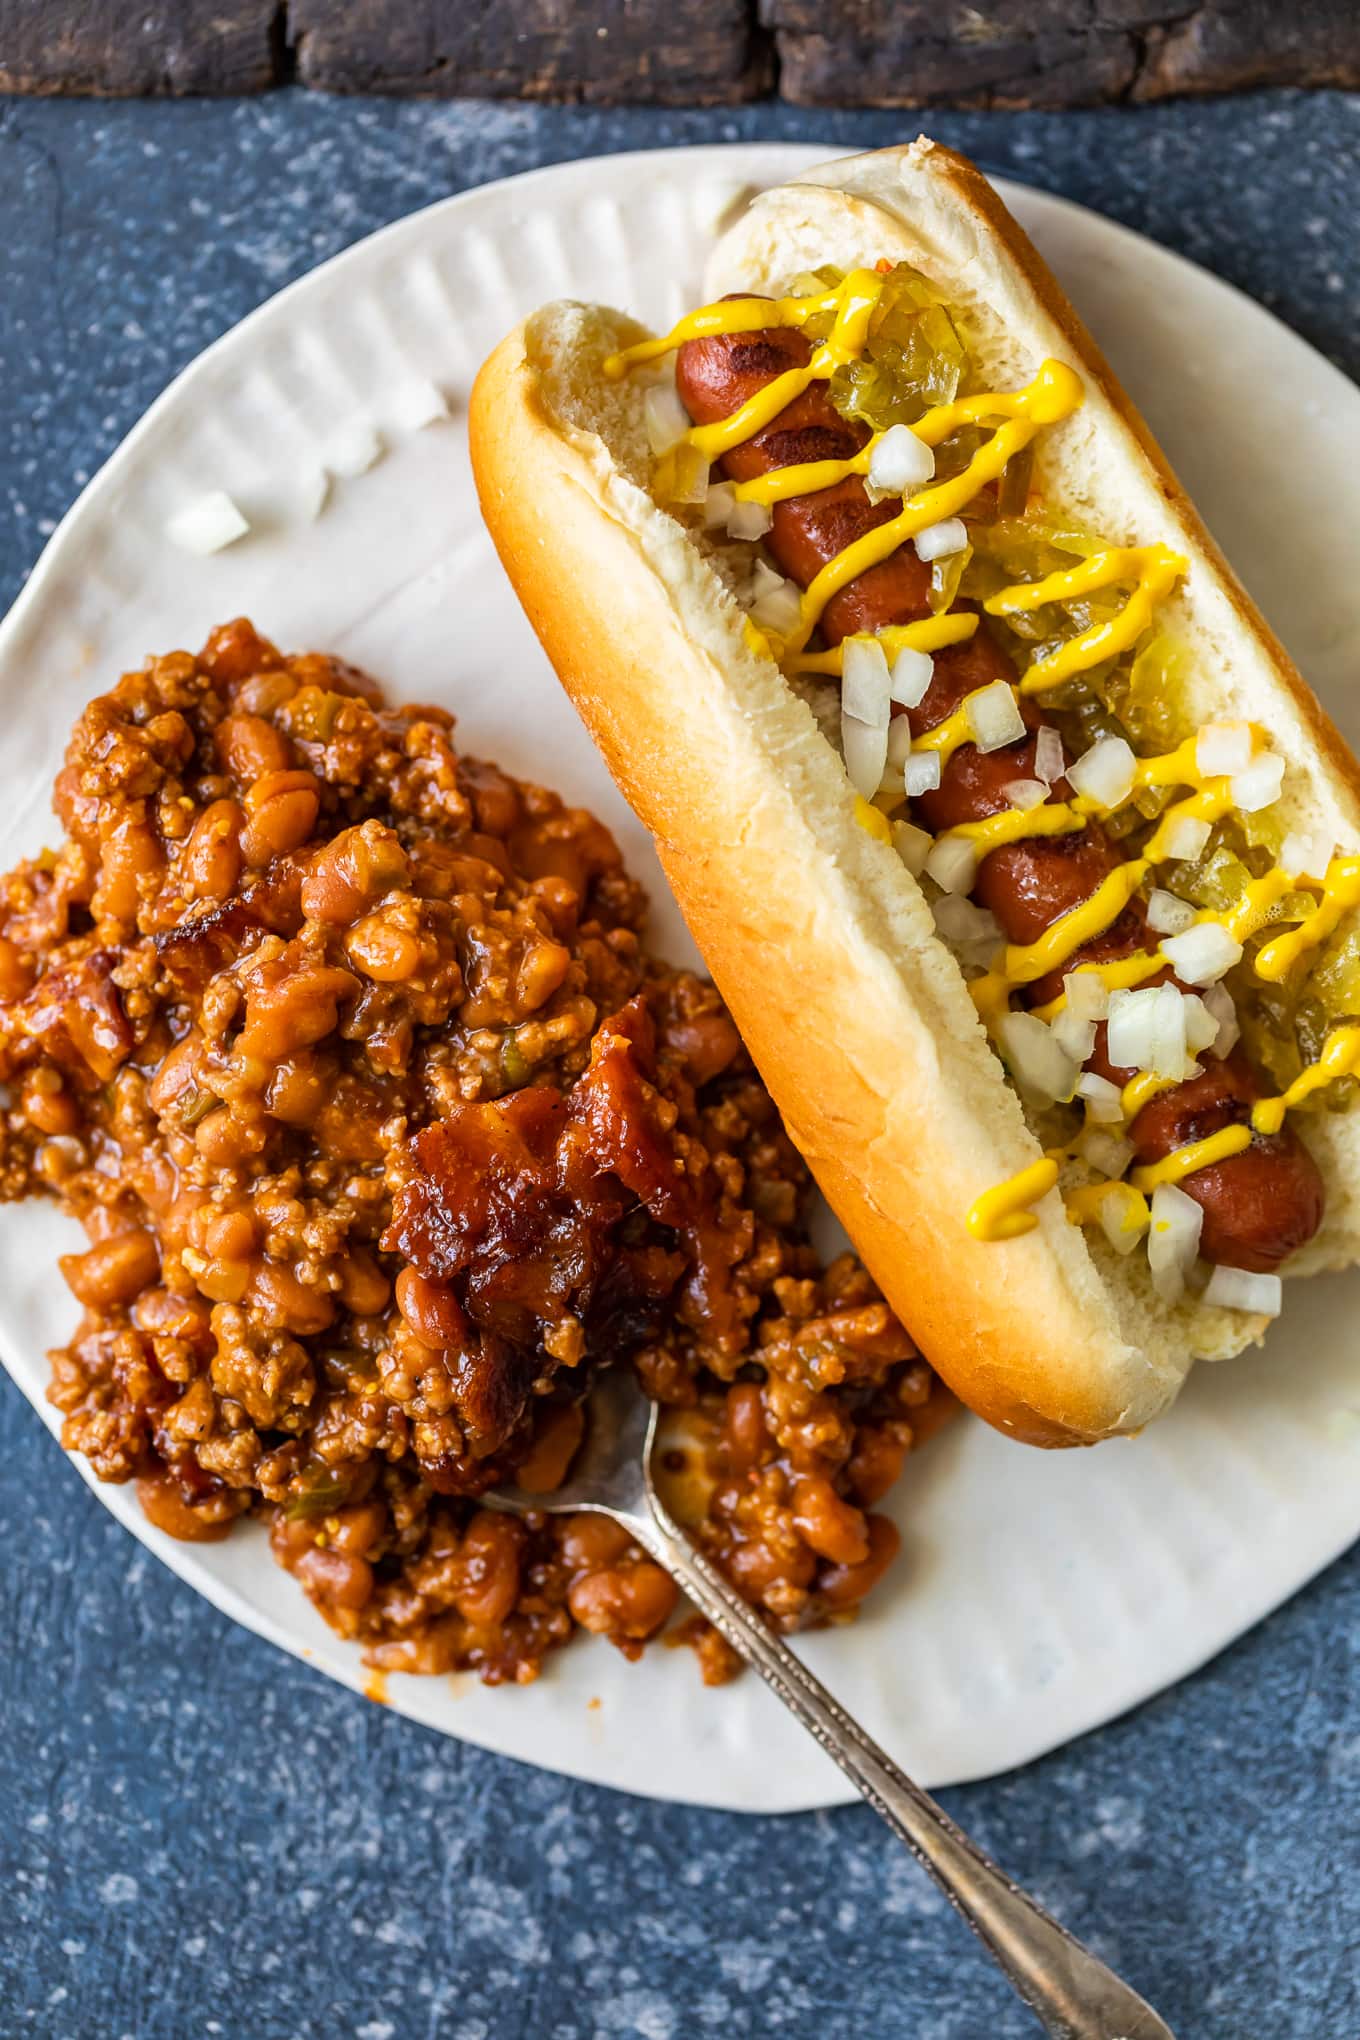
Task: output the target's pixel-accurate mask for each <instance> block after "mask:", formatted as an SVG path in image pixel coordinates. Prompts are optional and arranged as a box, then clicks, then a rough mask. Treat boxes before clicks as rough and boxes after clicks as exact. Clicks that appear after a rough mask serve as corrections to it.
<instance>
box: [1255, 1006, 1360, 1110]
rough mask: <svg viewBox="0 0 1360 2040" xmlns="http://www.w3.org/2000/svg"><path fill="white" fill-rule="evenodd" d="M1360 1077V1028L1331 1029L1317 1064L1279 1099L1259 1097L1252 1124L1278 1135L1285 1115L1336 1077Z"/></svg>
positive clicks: (1296, 1080) (1295, 1080)
mask: <svg viewBox="0 0 1360 2040" xmlns="http://www.w3.org/2000/svg"><path fill="white" fill-rule="evenodd" d="M1354 1076H1360V1027H1354V1026H1343V1027H1337V1028H1334V1029H1333V1031H1332V1032H1331V1033H1330V1034H1329V1035H1328V1037H1327V1040H1326V1044H1325V1046H1324V1047H1323V1050H1322V1053H1321V1055H1320V1056H1319V1057H1318V1059H1317V1061H1316V1062H1313V1063H1309V1064H1308V1066H1307V1068H1306V1069H1304V1070H1303V1071H1302V1072H1301V1073H1300V1074H1299V1075H1298V1076H1297V1077H1295V1079H1294V1081H1293V1083H1292V1084H1291V1085H1290V1086H1289V1089H1288V1090H1287V1091H1282V1092H1281V1093H1280V1095H1279V1097H1278V1098H1260V1099H1258V1100H1257V1102H1256V1104H1255V1105H1253V1107H1252V1111H1251V1123H1252V1125H1253V1126H1254V1127H1255V1129H1256V1131H1257V1132H1258V1133H1278V1132H1279V1130H1280V1128H1281V1127H1282V1126H1283V1125H1284V1115H1285V1113H1286V1112H1292V1111H1293V1109H1294V1107H1295V1106H1296V1105H1301V1104H1302V1103H1303V1101H1304V1099H1305V1098H1307V1097H1309V1096H1310V1095H1311V1093H1312V1092H1314V1091H1320V1090H1321V1089H1322V1087H1323V1085H1324V1084H1330V1083H1331V1082H1332V1081H1333V1079H1334V1078H1336V1077H1354Z"/></svg>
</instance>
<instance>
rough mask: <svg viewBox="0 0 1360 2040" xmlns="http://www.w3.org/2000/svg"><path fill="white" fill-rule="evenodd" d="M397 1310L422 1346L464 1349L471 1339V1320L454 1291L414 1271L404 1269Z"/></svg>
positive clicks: (398, 1289) (412, 1269)
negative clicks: (464, 1345)
mask: <svg viewBox="0 0 1360 2040" xmlns="http://www.w3.org/2000/svg"><path fill="white" fill-rule="evenodd" d="M397 1309H398V1310H399V1311H400V1312H401V1314H402V1316H403V1317H404V1318H405V1320H406V1322H407V1324H408V1325H409V1326H410V1327H411V1330H412V1331H413V1332H414V1333H415V1335H416V1337H417V1338H418V1339H419V1340H420V1342H421V1344H422V1345H423V1346H430V1347H432V1348H433V1349H434V1351H435V1352H443V1351H445V1350H447V1349H448V1348H449V1347H451V1346H452V1347H460V1346H462V1345H463V1344H464V1343H465V1341H466V1339H467V1319H466V1318H465V1317H464V1316H463V1313H462V1310H461V1308H460V1306H459V1303H458V1299H457V1297H456V1296H455V1295H454V1293H453V1291H452V1289H451V1288H450V1287H449V1285H448V1284H447V1283H446V1282H432V1281H430V1280H429V1279H428V1278H427V1277H426V1276H424V1275H418V1274H417V1273H416V1271H415V1269H414V1268H403V1269H402V1271H401V1273H400V1274H399V1275H398V1277H397Z"/></svg>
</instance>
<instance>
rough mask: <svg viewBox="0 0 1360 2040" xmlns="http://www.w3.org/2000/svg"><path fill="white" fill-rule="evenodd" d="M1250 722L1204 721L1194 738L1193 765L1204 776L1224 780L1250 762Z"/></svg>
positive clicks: (1242, 769) (1243, 769)
mask: <svg viewBox="0 0 1360 2040" xmlns="http://www.w3.org/2000/svg"><path fill="white" fill-rule="evenodd" d="M1251 747H1252V735H1251V724H1250V723H1245V722H1211V723H1205V725H1204V728H1203V729H1202V730H1201V731H1200V733H1199V735H1198V736H1197V737H1196V739H1195V765H1196V767H1197V769H1198V770H1199V772H1200V774H1201V775H1202V776H1203V777H1204V778H1205V779H1224V778H1227V777H1229V776H1230V775H1231V774H1232V773H1234V772H1243V771H1245V770H1246V768H1247V766H1248V765H1250V763H1251Z"/></svg>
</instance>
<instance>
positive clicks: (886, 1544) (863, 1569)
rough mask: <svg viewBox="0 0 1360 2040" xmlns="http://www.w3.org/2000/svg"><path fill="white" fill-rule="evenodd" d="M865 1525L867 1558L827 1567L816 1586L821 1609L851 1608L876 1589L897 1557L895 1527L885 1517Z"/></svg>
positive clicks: (897, 1540) (874, 1518)
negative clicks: (851, 1563)
mask: <svg viewBox="0 0 1360 2040" xmlns="http://www.w3.org/2000/svg"><path fill="white" fill-rule="evenodd" d="M865 1522H866V1526H867V1529H868V1532H869V1553H868V1556H867V1557H866V1558H864V1559H862V1560H861V1561H860V1563H859V1564H858V1565H832V1566H828V1567H827V1569H826V1571H825V1572H824V1573H823V1574H822V1576H821V1578H820V1579H819V1580H818V1582H817V1595H818V1599H819V1600H820V1601H821V1603H822V1605H823V1607H825V1608H829V1609H833V1610H838V1609H842V1608H853V1607H855V1606H856V1605H857V1604H858V1603H859V1602H860V1601H862V1600H863V1599H864V1596H865V1595H866V1594H867V1593H869V1592H870V1590H871V1589H872V1588H874V1587H875V1586H877V1584H878V1582H879V1581H880V1580H881V1579H882V1577H883V1575H884V1573H885V1572H886V1571H887V1570H888V1567H889V1566H890V1565H891V1564H892V1562H893V1560H894V1559H895V1558H896V1556H897V1550H898V1546H899V1545H900V1544H901V1542H902V1540H901V1538H900V1536H899V1535H898V1532H897V1526H896V1524H895V1523H890V1522H889V1520H888V1518H887V1517H886V1516H869V1517H866V1519H865Z"/></svg>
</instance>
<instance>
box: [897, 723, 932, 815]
mask: <svg viewBox="0 0 1360 2040" xmlns="http://www.w3.org/2000/svg"><path fill="white" fill-rule="evenodd" d="M902 720H903V718H902V717H900V716H899V717H898V721H899V722H900V721H902ZM939 783H940V754H939V752H938V751H913V752H912V754H911V756H910V758H908V759H907V761H906V763H905V764H904V765H903V767H902V788H903V791H904V792H905V794H906V796H907V798H908V800H915V799H916V798H917V796H918V795H920V794H923V793H934V791H935V789H936V787H937V786H938V785H939Z"/></svg>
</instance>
